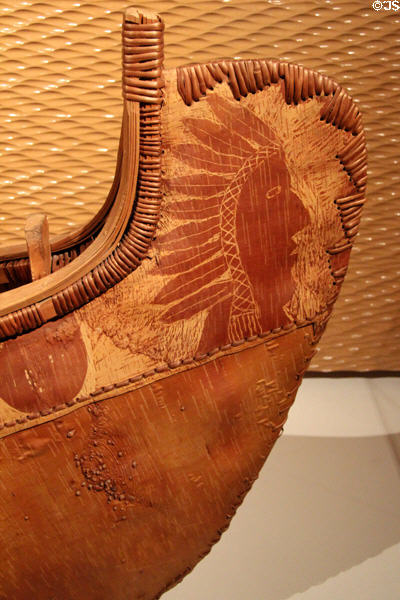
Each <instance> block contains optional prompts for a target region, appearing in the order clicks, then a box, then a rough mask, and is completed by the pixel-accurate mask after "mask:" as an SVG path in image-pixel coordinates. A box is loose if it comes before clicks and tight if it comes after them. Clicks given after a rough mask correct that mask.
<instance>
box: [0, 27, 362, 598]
mask: <svg viewBox="0 0 400 600" xmlns="http://www.w3.org/2000/svg"><path fill="white" fill-rule="evenodd" d="M152 25H154V23H152ZM141 26H142V28H140V27H141ZM148 27H149V26H148V24H147V22H146V21H144V22H143V23H141V25H140V26H139V25H136V24H132V23H131V24H130V25H129V26H127V28H126V30H125V32H126V35H127V37H128V38H129V39H131V37H132V36H133V37H134V34H135V32H136V33H137V32H138V31H139V33H140V36H139V37H140V39H141V40H143V39H144V40H147V37H146V36H147V35H148V31H149V29H148ZM157 27H158V29H157V31H156V33H157V32H158V33H157V35H158V36H160V35H161V34H160V32H161V29H160V27H159V24H158V22H157ZM152 35H153V34H152ZM154 35H156V34H155V33H154ZM155 39H157V40H159V37H158V38H157V37H155ZM146 44H147V42H146ZM130 48H131V49H132V48H133V51H132V50H131V52H134V51H135V50H136V46H134V45H132V46H130ZM141 51H142V52H144V51H143V50H141ZM145 53H146V52H145ZM157 77H159V73H158V71H157ZM124 81H125V82H126V85H125V86H124V90H125V115H126V119H127V118H128V117H129V114H131V118H134V119H136V121H135V123H136V124H138V123H139V120H138V119H139V113H138V111H137V110H136V112H135V111H132V109H129V110H130V111H131V113H129V110H128V106H131V105H130V104H129V103H135V102H136V100H135V98H136V97H137V94H138V93H140V94H141V93H142V91H139V92H138V91H137V89H136V87H135V86H137V82H136V81H135V80H133V79H130V78H129V77H128V76H127V77H126V78H125V80H124ZM157 81H158V82H159V81H161V79H157V80H156V82H155V85H154V86H153V87H151V86H150V93H149V97H150V96H151V95H152V94H153V90H154V89H155V90H156V91H155V92H154V94H155V96H156V101H155V102H159V104H158V105H157V106H159V105H160V103H161V100H159V99H157V98H161V97H162V98H163V104H162V108H161V109H159V108H157V107H156V108H157V110H158V112H157V110H156V109H154V110H153V109H151V111H152V112H148V111H147V108H146V106H144V107H143V106H142V104H145V105H146V100H145V101H144V102H142V101H140V104H141V107H140V123H139V125H140V128H139V129H140V131H139V133H140V143H139V148H140V159H139V169H138V187H137V196H136V202H135V204H134V206H133V208H132V215H131V220H130V223H129V226H128V228H127V230H128V234H127V236H128V238H127V237H126V236H125V237H123V238H121V242H120V244H119V247H120V248H121V247H122V248H126V247H128V246H127V244H128V242H130V241H131V240H133V242H134V243H135V244H139V242H141V243H142V246H143V244H144V241H143V240H145V241H146V238H145V237H144V236H143V231H145V228H144V226H145V225H146V223H147V225H148V228H149V229H148V230H147V231H150V237H151V238H153V239H152V243H151V244H150V245H148V246H147V245H144V248H145V249H144V251H143V252H144V254H143V258H142V260H140V261H133V262H132V263H129V261H128V262H127V263H124V264H125V266H126V268H127V269H128V273H126V272H125V271H124V272H123V276H120V275H121V272H120V271H118V266H119V264H120V263H118V262H117V261H116V259H115V260H114V259H113V261H112V260H108V262H107V261H106V262H105V263H104V264H103V266H102V267H101V268H102V271H101V273H102V274H103V276H104V278H105V279H103V281H107V282H108V284H109V285H107V286H106V285H105V284H104V286H103V287H104V289H103V288H102V289H101V290H99V289H97V288H96V283H98V279H96V278H95V277H94V276H93V272H95V270H94V269H93V270H92V271H90V270H89V271H88V272H87V273H86V274H85V276H83V277H81V278H80V279H78V280H77V281H76V282H75V283H74V284H73V285H72V286H69V287H68V286H67V287H66V288H65V289H62V290H61V291H60V292H58V293H57V294H55V295H54V294H53V295H52V294H51V293H50V291H49V292H48V294H47V296H46V289H47V287H46V286H47V285H51V283H49V282H51V281H52V278H53V277H54V276H55V275H56V276H57V277H61V278H62V272H63V270H62V269H60V270H59V271H58V272H57V273H53V274H51V275H49V276H48V277H47V278H44V279H42V280H39V284H40V294H42V296H41V297H43V298H44V300H41V301H38V302H36V304H35V303H34V301H32V303H31V304H29V302H28V301H26V303H25V304H24V306H23V307H22V308H19V309H18V310H14V309H13V311H11V312H10V313H9V314H4V313H5V308H4V307H5V306H7V298H9V297H10V296H9V294H12V296H11V297H12V298H14V297H16V296H15V293H17V295H18V291H19V288H18V287H17V288H15V289H13V290H10V291H6V292H4V293H3V295H2V297H3V298H5V299H6V300H5V301H4V302H3V304H0V309H1V310H2V311H3V314H2V320H1V327H2V336H3V339H4V341H2V342H1V343H0V372H1V375H2V385H1V389H0V437H1V440H0V514H1V522H0V523H1V536H2V544H1V546H0V562H1V565H2V568H1V570H0V597H3V598H7V599H8V598H13V599H15V600H25V599H26V598H27V597H40V598H53V597H54V598H60V599H61V598H62V599H63V600H64V599H65V600H67V599H68V600H74V599H76V600H78V599H81V598H85V599H87V600H103V599H104V600H106V599H107V600H108V599H109V598H113V600H114V599H115V600H126V599H127V598H130V599H132V600H155V599H156V598H158V597H160V595H161V594H162V593H163V592H164V591H165V590H166V589H168V588H169V587H171V586H173V585H174V584H176V583H177V582H179V581H180V579H182V577H184V576H185V574H186V573H188V572H189V571H190V570H191V569H192V568H193V567H194V566H195V565H196V563H197V562H198V561H199V560H200V559H201V558H202V557H203V556H204V555H205V554H207V552H208V551H209V550H210V548H211V547H212V545H213V544H214V543H215V542H216V541H217V540H218V539H219V537H220V535H221V534H222V532H223V531H224V530H225V529H226V527H227V526H228V525H229V522H230V520H231V518H232V517H233V515H234V513H235V510H236V508H237V507H238V505H239V504H240V502H241V501H242V499H243V498H244V496H245V494H246V492H247V491H248V490H249V489H250V487H251V485H252V483H253V481H254V480H255V478H256V477H257V475H258V472H259V470H260V468H261V466H262V464H263V462H264V461H265V459H266V457H267V456H268V454H269V452H270V450H271V448H272V446H273V444H274V442H275V441H276V439H277V438H278V436H279V434H280V433H281V431H282V428H283V425H284V423H285V420H286V418H287V415H288V410H289V408H290V406H291V404H292V403H293V401H294V398H295V394H296V391H297V389H298V386H299V385H300V383H301V379H302V376H303V374H304V372H305V370H306V369H307V367H308V365H309V363H310V360H311V358H312V356H313V355H314V353H315V346H316V344H317V343H318V341H319V339H320V337H321V335H322V333H323V331H324V328H325V326H326V323H327V320H328V319H329V317H330V314H331V311H332V307H333V304H334V302H335V300H336V298H337V295H338V293H339V290H340V288H341V285H342V282H343V279H344V275H345V273H346V270H347V263H348V260H349V253H350V249H351V246H352V242H353V239H354V236H355V234H356V232H357V229H358V223H359V220H360V212H361V208H362V205H363V202H364V191H365V171H366V156H365V148H364V134H363V129H362V125H361V121H360V114H359V112H358V109H357V108H356V106H355V105H354V104H353V102H352V100H351V99H350V97H349V96H348V95H347V94H346V92H345V91H344V90H343V89H341V88H340V87H339V86H337V85H336V84H335V83H334V82H332V81H331V80H330V79H328V78H326V77H321V76H319V75H318V74H316V73H313V72H311V71H308V70H302V69H301V68H298V67H294V66H290V65H287V64H286V63H278V62H274V61H272V62H271V61H236V62H232V61H217V62H215V63H209V64H206V65H194V66H191V67H187V68H185V69H181V70H178V71H176V70H167V71H165V72H164V78H163V84H164V85H165V88H164V90H163V92H162V94H161V92H160V91H159V88H158V87H157V85H156V84H157ZM135 94H136V95H135ZM157 94H158V96H157ZM130 98H133V99H130ZM149 115H150V116H151V118H149ZM152 119H153V120H152ZM157 119H158V121H157ZM155 121H157V122H155ZM149 123H150V126H149ZM154 123H155V124H154ZM149 127H150V129H151V130H150V131H149ZM160 127H161V130H160ZM127 131H129V128H128V129H127V128H126V127H125V129H123V135H124V136H125V142H126V141H127V140H126V132H127ZM160 132H161V136H162V147H163V150H164V152H163V154H162V159H161V161H160V160H159V154H158V150H157V148H158V146H159V138H158V137H157V136H158V135H159V133H160ZM137 134H138V132H137V131H136V129H134V128H133V129H132V136H135V135H137ZM129 143H130V146H132V147H133V146H134V141H133V140H129ZM123 161H124V158H123V159H122V164H123V166H122V171H121V173H122V175H121V182H120V189H121V187H123V185H124V177H125V175H124V173H125V174H126V177H127V176H128V173H127V172H125V171H124V162H123ZM154 165H155V166H154ZM152 169H153V170H154V172H153V170H152ZM160 174H162V188H161V190H160V191H158V188H157V185H158V183H157V182H158V181H159V177H158V175H160ZM153 180H154V181H155V184H154V185H155V186H156V187H154V186H153V185H152V181H153ZM145 189H147V190H148V196H145ZM143 194H144V195H143ZM158 195H160V197H162V203H161V209H160V210H159V213H158V208H157V210H156V209H155V208H154V206H155V205H156V206H157V207H158V205H157V202H158ZM128 196H129V194H128ZM144 198H147V200H148V202H147V204H146V202H145V200H144ZM117 199H118V198H117ZM128 199H129V198H128ZM149 199H150V200H152V201H153V204H151V203H149V202H150V200H149ZM116 202H117V200H116ZM149 206H150V208H149ZM138 213H139V216H140V215H141V216H142V221H140V222H139V221H136V220H135V219H136V218H139V217H138ZM155 214H156V215H157V219H158V216H159V219H158V226H157V229H156V230H155V232H154V231H153V229H151V226H152V223H153V221H154V218H153V217H154V215H155ZM146 219H147V221H146ZM105 223H106V225H104V227H105V228H106V227H107V223H108V221H107V220H106V222H105ZM132 224H133V225H132ZM132 227H133V229H135V227H136V229H135V231H136V230H138V231H139V232H141V233H140V235H141V237H140V236H139V237H138V235H136V237H135V236H133V237H132V238H129V231H130V230H131V228H132ZM136 233H137V231H136ZM100 235H101V234H99V236H100ZM127 239H128V242H127ZM139 246H140V244H139ZM129 248H130V249H131V250H132V246H129ZM116 251H117V250H116ZM85 252H86V250H84V251H83V252H82V255H81V256H84V254H85ZM110 256H112V257H121V256H125V255H122V254H119V255H118V254H115V253H114V250H113V251H112V252H111V249H110ZM129 256H133V255H132V252H131V254H129ZM74 260H76V261H78V260H79V257H78V258H76V259H74ZM74 260H72V262H71V265H73V264H74ZM128 267H129V268H128ZM96 268H97V267H96ZM65 269H67V267H65ZM60 274H61V275H60ZM90 278H92V279H90ZM89 283H90V286H89ZM37 284H38V282H33V283H29V284H27V285H24V286H22V287H21V288H20V289H21V290H22V291H23V293H24V297H25V296H27V295H29V290H31V289H34V290H37V289H38V285H37ZM107 288H108V289H107ZM90 292H93V295H94V296H96V297H95V298H94V299H90V297H88V295H87V294H89V293H90ZM35 293H36V292H35ZM85 294H86V296H85ZM92 297H93V296H92ZM43 303H44V304H43ZM43 306H45V307H46V311H47V312H45V311H44V309H43ZM32 307H33V308H32ZM49 307H50V308H52V309H53V310H54V312H53V313H51V312H49V311H50V308H49ZM13 327H15V330H13ZM10 331H11V332H13V333H14V334H15V333H18V334H19V335H11V334H8V333H7V332H10Z"/></svg>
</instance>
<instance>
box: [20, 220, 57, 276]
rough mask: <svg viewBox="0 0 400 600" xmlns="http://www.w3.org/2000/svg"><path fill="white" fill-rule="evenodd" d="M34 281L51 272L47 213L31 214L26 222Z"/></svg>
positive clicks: (26, 234) (26, 236) (26, 237)
mask: <svg viewBox="0 0 400 600" xmlns="http://www.w3.org/2000/svg"><path fill="white" fill-rule="evenodd" d="M25 239H26V244H27V246H28V254H29V264H30V269H31V275H32V281H36V280H37V279H41V278H42V277H46V275H49V274H50V272H51V250H50V241H49V223H48V220H47V217H46V215H44V214H37V215H30V216H29V217H28V218H27V220H26V224H25Z"/></svg>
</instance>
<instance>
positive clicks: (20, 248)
mask: <svg viewBox="0 0 400 600" xmlns="http://www.w3.org/2000/svg"><path fill="white" fill-rule="evenodd" d="M122 133H123V127H121V135H120V140H119V147H118V155H117V163H116V167H115V173H114V180H113V182H112V185H111V188H110V191H109V193H108V195H107V199H106V201H105V202H104V204H103V206H102V207H101V208H100V210H99V211H98V212H97V213H96V215H95V216H94V217H93V218H92V219H91V220H90V221H89V222H88V223H86V224H85V225H83V226H82V227H79V228H77V229H75V230H73V231H70V232H68V233H67V234H65V233H61V234H59V235H54V236H52V238H51V239H50V248H51V252H52V254H55V253H63V252H65V251H66V250H69V249H70V248H72V247H74V246H79V245H81V244H83V243H84V242H85V241H87V240H88V239H89V238H91V237H93V236H94V235H96V234H97V233H98V231H99V229H100V228H101V226H102V224H103V223H104V219H105V217H106V215H107V214H108V213H109V211H110V208H111V206H112V205H113V203H114V200H115V197H116V194H117V191H118V186H119V182H120V179H121V164H122V145H123V144H122ZM27 256H28V251H27V247H26V244H25V243H20V244H12V245H10V246H3V247H2V248H0V263H2V262H5V261H12V260H17V259H23V258H27ZM1 267H2V265H1V264H0V277H1V273H4V271H2V269H1ZM4 278H5V279H4V281H8V278H7V277H6V275H4Z"/></svg>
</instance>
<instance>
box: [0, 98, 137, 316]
mask: <svg viewBox="0 0 400 600" xmlns="http://www.w3.org/2000/svg"><path fill="white" fill-rule="evenodd" d="M123 129H124V133H123V136H122V137H123V156H122V165H121V184H120V186H119V189H118V193H117V197H116V199H115V202H114V205H113V207H112V209H111V210H110V212H109V214H108V215H107V217H106V219H105V221H104V226H103V228H102V230H101V232H100V233H99V235H98V236H97V238H96V239H95V240H94V242H93V243H92V244H90V246H88V248H87V249H86V250H84V251H83V252H82V254H81V255H80V256H78V257H77V258H76V259H75V260H74V261H72V262H71V263H69V264H68V265H67V266H65V267H64V268H63V269H61V270H60V271H57V273H53V275H52V279H51V281H48V282H47V283H48V285H47V286H46V289H44V288H43V284H42V282H40V281H36V282H35V281H34V282H33V283H31V284H28V285H26V286H23V287H20V288H16V289H13V290H10V291H7V292H3V294H1V296H0V316H3V315H5V314H7V313H8V312H10V311H14V310H17V309H20V308H23V307H25V306H27V305H28V304H31V303H33V302H39V301H41V300H43V299H45V298H48V297H49V296H52V295H53V294H57V293H58V292H59V291H61V290H62V289H63V288H65V287H67V286H68V285H71V284H73V283H75V282H76V281H77V280H79V279H80V278H81V277H83V276H84V275H86V274H87V272H88V271H90V270H92V269H94V267H96V266H97V265H99V264H100V263H101V262H102V261H103V260H105V258H106V257H107V256H108V255H109V254H110V253H111V252H112V251H113V250H114V248H115V247H116V246H117V244H118V243H119V241H120V240H121V238H122V235H123V233H124V231H125V229H126V226H127V224H128V221H129V217H130V215H131V212H132V209H133V201H134V198H135V190H136V179H137V174H138V164H139V105H138V103H136V102H129V101H126V102H125V107H124V117H123ZM54 316H55V315H54Z"/></svg>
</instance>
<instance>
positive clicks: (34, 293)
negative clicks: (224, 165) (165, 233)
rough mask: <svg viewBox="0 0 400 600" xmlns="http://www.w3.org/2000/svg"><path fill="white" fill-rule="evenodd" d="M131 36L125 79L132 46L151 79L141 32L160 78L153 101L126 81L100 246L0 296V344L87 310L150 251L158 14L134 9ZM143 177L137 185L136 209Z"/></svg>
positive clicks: (155, 190) (127, 25) (155, 194)
mask: <svg viewBox="0 0 400 600" xmlns="http://www.w3.org/2000/svg"><path fill="white" fill-rule="evenodd" d="M135 15H136V16H135ZM135 19H136V21H135ZM126 31H127V32H128V33H129V34H132V38H130V39H128V40H127V41H125V38H124V47H123V64H124V73H123V80H124V82H125V78H126V67H125V64H126V60H125V58H126V56H127V55H128V54H129V52H130V50H131V49H132V48H133V49H136V52H137V54H136V59H137V60H138V61H139V63H140V68H141V70H142V72H143V76H144V78H146V77H151V76H152V75H151V73H152V66H153V62H154V61H153V60H151V61H150V60H147V47H145V46H146V44H143V39H145V38H143V32H145V33H146V32H152V31H154V35H155V37H156V38H157V40H158V42H157V53H156V59H157V61H156V62H157V66H158V68H157V69H156V72H157V75H158V79H159V81H158V82H157V86H156V87H157V89H158V90H159V91H158V93H157V96H156V97H154V95H153V94H152V93H150V94H147V93H146V90H145V89H144V90H140V93H139V94H138V95H137V96H135V94H134V93H133V92H132V90H127V89H126V86H125V84H124V98H125V99H124V117H123V134H122V140H123V142H122V153H121V154H122V164H121V182H122V183H121V184H120V186H119V189H118V193H117V197H116V201H115V203H114V205H113V207H112V209H111V210H110V212H109V214H108V215H107V218H106V219H105V222H104V226H103V229H102V231H101V232H100V233H99V235H98V237H97V238H96V239H95V241H94V242H93V243H92V244H91V245H90V246H89V247H88V248H86V249H85V250H84V251H83V252H82V254H81V255H80V256H79V257H78V258H76V259H75V260H74V261H73V262H71V263H70V264H68V265H67V266H66V267H64V268H63V269H62V271H58V272H57V273H54V274H53V275H52V276H51V278H49V279H48V280H46V286H43V285H39V284H40V283H42V282H33V283H31V284H28V285H26V286H24V287H23V288H20V289H14V290H9V291H6V292H4V293H3V294H2V295H1V296H0V337H1V338H3V339H4V338H7V337H9V336H11V335H15V334H20V333H23V332H24V331H29V330H30V329H32V328H35V327H38V326H40V325H41V324H42V323H44V322H46V321H47V320H49V319H51V318H54V317H56V316H61V315H63V314H65V313H66V312H69V311H70V310H74V309H75V308H78V307H79V306H82V304H84V303H85V302H88V301H89V300H91V299H92V298H95V297H96V296H98V295H100V294H102V293H103V292H104V291H106V290H107V289H108V288H110V287H112V286H113V285H115V283H117V282H118V281H120V280H121V279H122V278H123V277H125V276H126V275H128V274H129V273H130V272H131V271H132V270H134V269H135V268H136V267H137V266H138V265H139V264H140V261H141V260H142V258H143V257H144V256H145V254H146V253H147V249H148V246H149V244H150V242H151V239H152V237H153V235H154V230H155V227H156V224H157V222H158V217H159V205H160V202H161V189H160V186H161V176H160V168H161V129H160V107H161V103H162V99H163V93H162V90H161V88H162V83H161V82H162V79H161V76H160V73H161V66H162V60H163V44H162V37H163V24H162V22H161V21H160V19H159V17H158V16H157V15H154V14H150V13H147V12H146V15H143V13H142V12H140V13H139V12H138V11H136V12H135V14H133V13H132V11H130V12H129V16H125V19H124V28H123V34H124V33H125V32H126ZM128 37H129V36H128ZM143 98H144V99H145V101H144V102H142V99H143ZM139 101H140V106H139ZM139 119H140V120H139ZM139 129H140V130H141V133H142V138H144V141H143V140H141V141H140V146H139V133H140V132H139ZM150 135H151V138H152V140H154V139H156V140H157V143H156V144H155V145H154V143H153V145H152V147H151V148H149V147H148V143H146V141H147V140H149V136H150ZM139 148H141V150H140V152H141V154H140V164H141V167H140V170H139ZM138 172H139V174H140V181H139V188H138V194H137V199H136V204H135V210H134V200H135V190H136V182H137V176H138ZM141 186H142V189H140V188H141ZM150 205H151V206H150ZM149 206H150V208H149ZM128 224H129V227H128ZM124 233H125V235H124Z"/></svg>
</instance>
